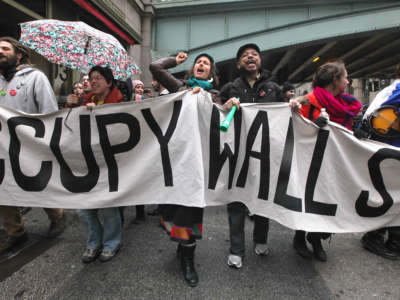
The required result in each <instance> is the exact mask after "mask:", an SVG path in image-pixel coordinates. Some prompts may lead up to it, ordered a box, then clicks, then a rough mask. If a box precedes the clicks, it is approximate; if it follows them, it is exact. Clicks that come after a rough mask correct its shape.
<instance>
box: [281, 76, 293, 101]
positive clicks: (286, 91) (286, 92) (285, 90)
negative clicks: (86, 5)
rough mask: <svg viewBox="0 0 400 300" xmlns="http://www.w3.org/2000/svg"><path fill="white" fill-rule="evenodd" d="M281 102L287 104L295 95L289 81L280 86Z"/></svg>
mask: <svg viewBox="0 0 400 300" xmlns="http://www.w3.org/2000/svg"><path fill="white" fill-rule="evenodd" d="M282 94H283V100H284V101H285V102H289V101H290V99H292V98H294V96H295V94H296V88H295V87H294V85H293V84H291V83H290V82H289V81H286V82H285V83H284V84H283V86H282Z"/></svg>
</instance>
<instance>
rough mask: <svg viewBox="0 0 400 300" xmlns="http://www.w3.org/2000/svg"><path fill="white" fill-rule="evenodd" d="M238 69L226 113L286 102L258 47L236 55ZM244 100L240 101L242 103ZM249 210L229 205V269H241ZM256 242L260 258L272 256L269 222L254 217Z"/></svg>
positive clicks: (228, 88)
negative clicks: (242, 105)
mask: <svg viewBox="0 0 400 300" xmlns="http://www.w3.org/2000/svg"><path fill="white" fill-rule="evenodd" d="M236 67H237V68H238V70H239V72H240V77H238V78H236V79H235V80H234V81H233V82H232V83H228V84H226V85H225V86H224V87H223V88H222V89H221V100H222V102H223V103H224V107H225V109H226V110H230V109H231V108H232V106H233V105H236V106H237V107H238V108H239V107H240V103H264V102H279V101H283V97H282V92H281V90H280V88H279V86H278V85H277V84H276V83H275V82H273V81H272V80H271V79H272V76H271V72H270V71H268V70H264V69H262V68H261V57H260V48H259V47H258V46H257V45H256V44H245V45H243V46H241V47H240V48H239V50H238V51H237V54H236ZM239 99H240V100H239ZM246 211H247V208H246V206H245V205H244V204H243V203H241V202H233V203H230V204H228V216H229V235H230V242H231V247H230V254H229V256H228V265H229V266H230V267H233V268H238V269H239V268H241V267H242V264H243V256H244V253H245V234H244V225H245V216H246ZM253 219H254V230H253V241H254V244H255V245H254V251H255V253H256V254H257V255H263V256H265V255H268V254H269V248H268V245H267V239H268V229H269V219H268V218H265V217H262V216H259V215H254V216H253Z"/></svg>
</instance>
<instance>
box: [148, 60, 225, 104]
mask: <svg viewBox="0 0 400 300" xmlns="http://www.w3.org/2000/svg"><path fill="white" fill-rule="evenodd" d="M176 66H177V64H176V58H175V57H172V56H171V57H164V58H161V59H159V60H156V61H154V62H152V63H151V64H150V71H151V73H152V74H153V77H154V78H155V79H156V80H157V81H158V82H159V83H160V84H161V85H163V86H164V87H165V88H166V89H167V90H168V91H169V92H170V93H176V92H178V91H180V90H184V89H187V88H188V86H187V85H186V81H185V80H180V79H177V78H175V76H174V75H172V74H171V73H169V72H168V71H167V70H168V69H170V68H174V67H176ZM207 92H209V93H210V94H211V96H212V99H213V101H214V102H216V103H221V101H220V97H219V91H217V90H215V89H211V90H208V91H207Z"/></svg>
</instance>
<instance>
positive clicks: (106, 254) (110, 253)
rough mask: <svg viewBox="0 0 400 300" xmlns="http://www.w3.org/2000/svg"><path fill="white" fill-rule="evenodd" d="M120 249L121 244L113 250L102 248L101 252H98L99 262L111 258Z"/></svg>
mask: <svg viewBox="0 0 400 300" xmlns="http://www.w3.org/2000/svg"><path fill="white" fill-rule="evenodd" d="M120 249H121V245H119V246H118V247H117V249H115V250H114V251H105V250H103V252H101V254H100V257H99V260H100V261H101V262H107V261H110V260H112V259H113V258H114V257H115V256H116V255H117V253H118V252H119V250H120Z"/></svg>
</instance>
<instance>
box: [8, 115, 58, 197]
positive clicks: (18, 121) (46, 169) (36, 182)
mask: <svg viewBox="0 0 400 300" xmlns="http://www.w3.org/2000/svg"><path fill="white" fill-rule="evenodd" d="M7 124H8V128H9V131H10V149H9V154H10V164H11V169H12V172H13V175H14V178H15V182H16V183H17V184H18V185H19V187H20V188H21V189H23V190H24V191H30V192H39V191H42V190H44V189H45V187H46V186H47V183H48V182H49V180H50V177H51V172H52V162H51V161H43V162H42V164H41V167H40V171H39V172H38V173H37V175H35V176H26V175H25V174H23V173H22V171H21V166H20V164H19V155H20V152H21V142H20V141H19V139H18V136H17V133H16V128H17V126H18V125H23V126H29V127H32V128H34V129H35V137H37V138H43V137H44V133H45V127H44V124H43V122H42V121H41V120H40V119H34V118H29V117H12V118H10V119H8V121H7Z"/></svg>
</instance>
